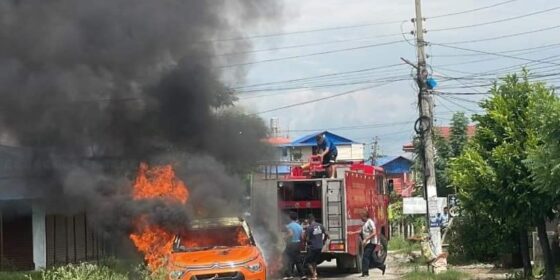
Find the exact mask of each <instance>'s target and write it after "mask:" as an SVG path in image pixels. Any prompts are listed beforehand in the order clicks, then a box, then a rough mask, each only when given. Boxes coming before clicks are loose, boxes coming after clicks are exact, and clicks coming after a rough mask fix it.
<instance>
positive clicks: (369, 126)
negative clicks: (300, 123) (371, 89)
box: [282, 121, 413, 132]
mask: <svg viewBox="0 0 560 280" xmlns="http://www.w3.org/2000/svg"><path fill="white" fill-rule="evenodd" d="M412 123H413V121H403V122H389V123H372V124H364V125H354V126H340V127H327V128H307V129H287V130H282V132H313V131H325V130H356V129H370V128H379V127H386V126H393V125H399V124H412Z"/></svg>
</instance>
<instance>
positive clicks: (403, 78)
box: [240, 75, 410, 99]
mask: <svg viewBox="0 0 560 280" xmlns="http://www.w3.org/2000/svg"><path fill="white" fill-rule="evenodd" d="M408 80H410V77H408V76H406V75H405V76H403V75H400V76H394V77H387V78H384V79H370V80H358V81H346V82H344V81H341V82H339V83H330V84H329V83H327V84H318V85H308V86H304V85H302V86H294V87H284V88H268V89H259V90H254V91H247V92H266V91H286V90H297V89H313V88H328V87H340V86H350V85H361V84H372V83H381V82H398V81H408ZM279 94H281V93H279ZM273 95H276V94H266V95H257V96H242V97H240V99H253V98H259V97H266V96H273Z"/></svg>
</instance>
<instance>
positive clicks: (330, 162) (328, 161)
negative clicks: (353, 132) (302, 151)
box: [315, 133, 338, 178]
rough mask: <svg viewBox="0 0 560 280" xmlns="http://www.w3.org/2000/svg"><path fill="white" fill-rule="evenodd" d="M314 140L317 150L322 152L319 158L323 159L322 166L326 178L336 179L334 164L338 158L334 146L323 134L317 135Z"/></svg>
mask: <svg viewBox="0 0 560 280" xmlns="http://www.w3.org/2000/svg"><path fill="white" fill-rule="evenodd" d="M315 139H316V140H317V148H318V149H320V150H321V151H322V152H321V157H322V158H323V165H324V166H326V168H327V177H328V178H334V177H336V176H335V172H334V163H335V162H336V157H337V156H338V150H337V149H336V146H335V145H334V143H333V142H332V141H331V140H329V139H328V138H327V136H326V135H325V134H323V133H321V134H319V135H317V136H316V137H315Z"/></svg>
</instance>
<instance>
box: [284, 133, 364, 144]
mask: <svg viewBox="0 0 560 280" xmlns="http://www.w3.org/2000/svg"><path fill="white" fill-rule="evenodd" d="M322 133H324V134H325V135H326V136H327V138H329V140H330V141H332V142H333V143H334V144H335V145H351V144H358V142H355V141H352V140H350V139H348V138H345V137H342V136H340V135H337V134H334V133H332V132H329V131H319V132H314V133H311V134H308V135H305V136H302V137H300V138H298V139H296V140H294V141H292V143H290V144H286V146H291V147H307V146H315V145H317V142H316V141H315V137H317V135H319V134H322Z"/></svg>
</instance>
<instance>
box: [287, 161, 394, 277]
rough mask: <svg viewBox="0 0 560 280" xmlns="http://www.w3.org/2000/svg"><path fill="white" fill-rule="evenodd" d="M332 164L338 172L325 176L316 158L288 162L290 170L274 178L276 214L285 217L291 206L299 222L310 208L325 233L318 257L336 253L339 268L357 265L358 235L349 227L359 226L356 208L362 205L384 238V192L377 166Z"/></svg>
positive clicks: (356, 267)
mask: <svg viewBox="0 0 560 280" xmlns="http://www.w3.org/2000/svg"><path fill="white" fill-rule="evenodd" d="M336 167H337V168H336V169H337V174H338V178H335V179H330V178H324V177H325V172H324V168H323V166H322V164H321V160H320V158H315V157H312V158H311V159H310V162H309V163H308V164H306V166H305V167H304V168H302V167H299V166H297V167H293V168H292V169H291V172H290V174H289V175H287V176H286V177H285V178H281V179H279V180H277V190H278V195H277V198H278V209H279V211H280V213H279V214H280V217H282V216H283V217H286V216H287V214H288V213H289V212H292V211H293V212H295V213H297V214H298V218H299V219H300V221H302V222H303V221H305V219H306V218H307V216H308V214H310V213H311V214H313V215H314V217H316V219H317V220H318V221H319V222H320V223H322V224H323V225H324V227H325V229H326V231H327V232H328V234H329V237H330V239H329V241H327V244H326V245H325V247H324V248H323V254H322V260H323V261H324V260H327V261H330V260H332V259H336V262H337V268H338V269H340V270H349V269H350V270H354V271H361V258H362V253H363V248H362V242H361V240H362V237H361V235H360V234H351V233H350V232H356V231H359V230H360V229H361V225H362V224H363V222H362V221H361V218H360V213H361V211H363V210H367V211H368V213H369V215H370V217H371V218H372V219H373V220H374V222H375V224H376V228H377V234H378V237H380V240H381V239H382V240H384V242H385V244H386V239H385V237H384V236H387V234H388V230H389V226H388V218H387V206H388V203H389V198H388V193H387V190H386V184H385V174H384V172H383V169H382V168H381V167H376V166H371V165H366V164H364V163H343V164H338V163H337V166H336ZM280 220H282V219H280ZM382 236H383V237H382ZM384 247H385V248H383V250H386V246H384ZM384 252H385V253H386V251H384Z"/></svg>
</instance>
